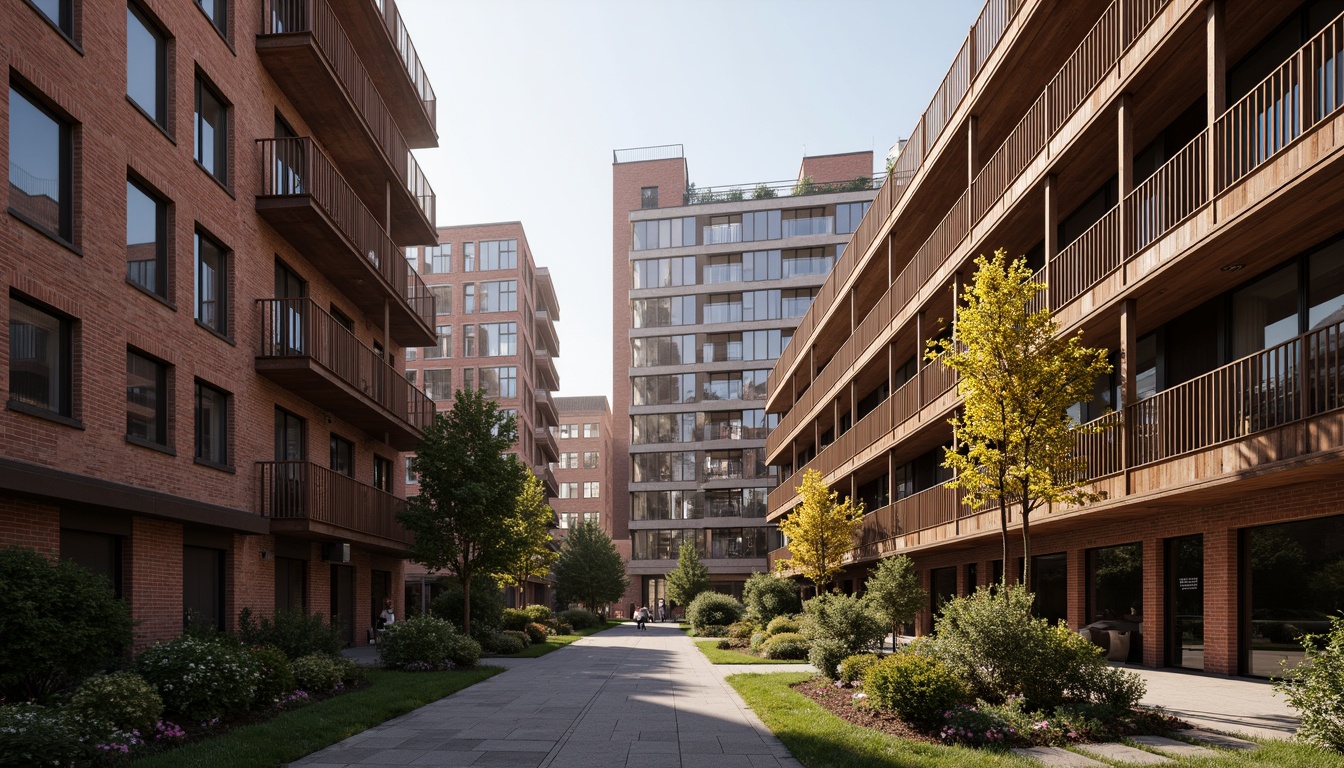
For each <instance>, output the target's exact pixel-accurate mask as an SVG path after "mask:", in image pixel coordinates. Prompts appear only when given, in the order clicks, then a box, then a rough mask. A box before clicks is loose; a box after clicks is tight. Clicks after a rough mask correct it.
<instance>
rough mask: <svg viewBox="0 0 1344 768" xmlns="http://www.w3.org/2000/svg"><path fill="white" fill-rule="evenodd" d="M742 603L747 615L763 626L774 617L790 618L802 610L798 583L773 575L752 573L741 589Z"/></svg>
mask: <svg viewBox="0 0 1344 768" xmlns="http://www.w3.org/2000/svg"><path fill="white" fill-rule="evenodd" d="M742 602H744V603H746V605H747V614H748V615H749V616H750V617H751V618H752V620H753V621H755V622H756V623H758V624H760V625H762V626H765V625H767V624H769V623H770V620H771V619H773V618H775V617H776V616H792V615H793V614H795V613H798V612H799V611H801V610H803V600H802V596H801V595H800V594H799V591H798V582H796V581H794V580H793V579H786V578H783V577H781V576H776V575H774V574H773V573H753V574H751V576H749V577H747V583H746V584H745V585H743V587H742Z"/></svg>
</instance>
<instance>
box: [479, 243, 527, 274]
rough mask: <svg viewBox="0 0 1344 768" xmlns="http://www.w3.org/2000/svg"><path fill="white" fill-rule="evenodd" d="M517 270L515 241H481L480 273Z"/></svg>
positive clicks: (516, 246)
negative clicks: (496, 270)
mask: <svg viewBox="0 0 1344 768" xmlns="http://www.w3.org/2000/svg"><path fill="white" fill-rule="evenodd" d="M517 268H518V241H517V240H482V241H481V271H482V272H487V271H490V270H494V269H517Z"/></svg>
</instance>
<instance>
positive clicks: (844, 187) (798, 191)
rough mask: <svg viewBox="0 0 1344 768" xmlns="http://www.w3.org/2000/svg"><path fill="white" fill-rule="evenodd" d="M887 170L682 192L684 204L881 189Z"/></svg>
mask: <svg viewBox="0 0 1344 768" xmlns="http://www.w3.org/2000/svg"><path fill="white" fill-rule="evenodd" d="M885 179H886V174H883V173H879V174H876V175H875V176H871V177H870V176H859V177H857V178H854V179H850V180H848V181H818V182H812V183H805V182H799V181H762V182H757V183H755V184H727V185H723V186H717V187H696V186H695V185H691V186H690V187H689V188H688V189H687V190H686V191H685V192H684V193H683V194H682V196H681V204H682V205H709V204H711V203H735V202H739V201H741V200H772V199H774V198H777V197H798V196H802V195H828V194H835V193H837V192H863V191H865V190H870V189H879V188H881V186H882V182H883V181H884V180H885Z"/></svg>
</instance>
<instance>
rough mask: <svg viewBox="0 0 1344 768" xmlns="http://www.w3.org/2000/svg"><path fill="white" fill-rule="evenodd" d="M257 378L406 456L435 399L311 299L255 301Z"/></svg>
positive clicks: (429, 416) (426, 422) (426, 423)
mask: <svg viewBox="0 0 1344 768" xmlns="http://www.w3.org/2000/svg"><path fill="white" fill-rule="evenodd" d="M257 306H258V307H259V308H260V310H261V339H260V345H259V347H258V351H257V359H256V369H257V373H259V374H261V375H262V376H265V377H266V378H268V379H270V380H271V381H274V382H275V383H277V384H279V385H280V386H282V387H284V388H285V389H288V390H289V391H291V392H294V393H296V394H298V395H299V396H301V397H303V398H304V399H305V400H307V401H309V402H310V403H313V404H314V405H316V406H318V407H319V408H322V409H324V410H326V411H329V412H331V413H333V414H338V415H339V416H340V418H341V419H342V420H344V421H347V422H349V423H351V424H353V425H354V426H356V427H358V428H359V429H361V430H363V431H364V432H365V433H367V434H369V435H372V436H374V437H377V438H379V439H382V440H384V442H386V443H387V444H388V445H390V446H392V447H393V448H395V449H397V450H398V451H411V450H415V447H416V445H417V444H419V442H420V438H421V436H422V434H423V432H424V429H425V428H426V427H428V426H429V424H430V423H431V422H432V421H433V419H434V401H432V400H430V399H429V396H428V395H426V394H425V393H424V392H421V391H420V390H419V389H416V388H415V386H414V385H413V384H411V383H410V382H408V381H406V377H405V376H403V375H402V374H400V373H398V372H397V370H396V368H394V367H392V365H391V364H390V363H388V362H387V361H386V360H384V359H383V358H382V357H380V356H378V355H377V354H376V353H374V351H373V350H372V349H369V348H368V347H367V346H365V345H364V344H362V343H361V342H360V341H359V340H358V339H356V338H355V336H354V334H352V333H350V331H348V330H346V329H345V327H344V326H342V325H341V324H340V323H338V322H337V321H336V319H335V318H333V317H332V316H331V315H329V314H327V313H326V312H324V311H322V309H321V308H320V307H319V306H318V305H317V303H316V302H314V301H313V300H311V299H258V300H257Z"/></svg>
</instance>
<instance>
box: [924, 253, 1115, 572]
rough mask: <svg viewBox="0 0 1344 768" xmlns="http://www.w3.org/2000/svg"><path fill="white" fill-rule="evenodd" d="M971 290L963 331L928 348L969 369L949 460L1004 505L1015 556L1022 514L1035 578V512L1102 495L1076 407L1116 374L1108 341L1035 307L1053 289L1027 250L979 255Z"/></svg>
mask: <svg viewBox="0 0 1344 768" xmlns="http://www.w3.org/2000/svg"><path fill="white" fill-rule="evenodd" d="M975 264H976V271H975V277H974V279H973V280H972V281H971V283H970V284H969V285H968V286H967V287H966V290H965V291H964V292H963V293H962V302H963V303H962V305H961V307H960V308H959V309H958V311H957V319H956V324H955V328H954V334H953V337H952V338H950V339H939V340H936V341H932V342H930V343H929V351H928V356H929V358H930V359H932V360H941V361H942V364H943V365H946V366H947V367H949V368H951V369H953V370H954V371H956V372H957V373H958V374H959V375H960V381H959V382H958V384H957V389H958V392H959V393H960V395H961V397H962V400H963V402H964V406H963V409H962V413H961V415H959V416H956V417H954V418H953V419H952V425H953V428H954V429H955V430H956V440H955V441H954V444H953V445H952V447H950V448H948V449H946V451H945V454H944V458H943V466H945V467H948V468H949V469H952V470H953V471H954V472H955V473H956V477H955V478H954V479H953V480H952V481H950V482H951V484H952V485H955V486H958V487H960V488H961V489H962V490H964V491H965V492H966V493H965V497H964V499H965V502H964V503H965V504H966V505H967V506H968V507H971V508H972V509H976V508H979V507H982V506H987V505H993V504H997V505H998V507H999V522H1000V528H1001V533H1002V537H1003V562H1005V563H1007V562H1009V560H1008V518H1009V513H1010V511H1011V510H1013V509H1016V511H1017V518H1018V519H1019V520H1021V521H1022V552H1023V559H1024V562H1025V567H1024V570H1023V576H1022V578H1023V581H1024V582H1025V583H1027V584H1030V583H1031V570H1030V569H1031V513H1032V512H1033V511H1035V510H1036V509H1037V508H1039V507H1040V506H1042V505H1045V504H1055V503H1067V504H1084V503H1086V502H1088V501H1092V500H1094V499H1095V498H1096V495H1095V494H1094V493H1092V492H1090V491H1089V490H1088V489H1087V488H1086V487H1085V486H1084V484H1083V482H1082V481H1080V478H1082V477H1083V476H1084V474H1085V473H1084V471H1083V470H1085V469H1086V467H1085V466H1084V460H1083V459H1082V458H1081V457H1080V456H1078V455H1077V454H1076V453H1075V451H1074V440H1075V437H1076V435H1078V434H1079V433H1080V432H1087V431H1096V430H1097V429H1099V428H1098V427H1091V426H1086V425H1079V424H1075V423H1074V421H1073V419H1072V418H1071V417H1070V416H1069V413H1068V409H1069V407H1070V406H1072V405H1074V404H1076V403H1079V402H1082V401H1085V400H1090V399H1091V398H1092V388H1093V385H1094V383H1095V381H1096V379H1097V377H1098V376H1100V375H1102V374H1104V373H1109V372H1110V370H1111V366H1110V363H1108V362H1107V361H1106V350H1104V349H1093V348H1090V347H1085V346H1083V339H1082V331H1081V330H1080V331H1078V332H1077V333H1075V334H1074V335H1072V336H1069V337H1067V338H1065V337H1061V336H1060V335H1059V324H1058V323H1056V322H1055V320H1054V318H1053V317H1052V316H1051V314H1050V310H1049V309H1048V308H1043V309H1039V310H1035V311H1033V310H1032V308H1031V303H1032V299H1033V298H1035V296H1036V294H1037V293H1039V292H1041V291H1044V290H1045V285H1044V284H1042V283H1037V282H1032V279H1031V276H1032V272H1031V268H1030V267H1028V266H1027V262H1026V259H1024V258H1019V259H1017V260H1015V261H1013V262H1012V263H1009V261H1008V258H1007V255H1006V254H1005V252H1004V251H1003V250H1002V249H999V250H997V251H995V252H994V258H992V259H987V258H985V257H984V256H980V257H979V258H977V259H976V261H975Z"/></svg>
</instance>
